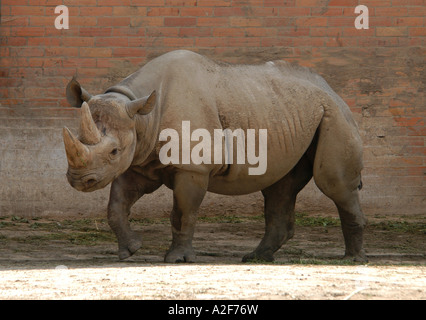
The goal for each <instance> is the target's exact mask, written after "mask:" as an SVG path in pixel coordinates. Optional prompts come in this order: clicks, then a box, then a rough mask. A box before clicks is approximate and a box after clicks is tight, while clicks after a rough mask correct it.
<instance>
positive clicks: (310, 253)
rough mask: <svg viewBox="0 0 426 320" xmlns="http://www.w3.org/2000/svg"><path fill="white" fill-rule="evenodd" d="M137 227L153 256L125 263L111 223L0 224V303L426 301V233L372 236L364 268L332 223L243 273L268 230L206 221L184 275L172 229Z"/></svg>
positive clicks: (302, 234)
mask: <svg viewBox="0 0 426 320" xmlns="http://www.w3.org/2000/svg"><path fill="white" fill-rule="evenodd" d="M319 221H322V220H319ZM331 222H332V221H331ZM327 224H328V225H327ZM132 225H133V226H134V229H136V230H140V231H142V232H143V235H144V239H145V242H144V246H143V247H142V248H141V249H140V250H139V251H138V252H137V253H136V254H135V255H134V256H133V257H131V258H130V259H128V260H126V261H125V262H119V261H118V259H117V257H116V249H117V248H116V243H115V239H114V236H113V235H112V233H111V232H110V230H109V228H108V226H107V224H106V222H105V221H104V220H99V219H98V220H96V219H93V220H85V221H83V222H81V221H80V222H73V221H59V222H58V221H52V220H34V221H33V220H28V219H20V218H16V217H15V218H13V217H12V218H7V219H3V220H0V299H205V300H211V299H333V300H334V299H336V300H344V299H426V259H425V250H424V249H425V245H424V240H425V238H424V230H421V232H418V231H415V230H414V231H413V230H410V229H409V228H408V227H407V225H404V223H402V225H403V226H405V228H397V229H396V230H393V229H390V230H388V228H382V227H380V225H376V226H375V227H372V228H370V232H367V233H366V240H365V247H366V251H367V254H368V255H369V259H370V262H369V263H368V264H363V265H356V264H353V263H351V262H345V261H342V260H340V257H341V256H342V255H343V252H344V247H343V237H342V235H341V230H340V227H339V226H337V225H333V224H332V223H331V224H330V221H329V220H325V221H324V222H322V224H321V225H318V220H316V223H314V225H313V226H307V225H302V226H298V227H297V229H296V235H295V237H294V238H293V239H292V240H290V241H289V242H288V244H286V245H285V247H284V248H283V249H281V250H280V251H279V252H278V253H277V254H276V262H275V263H270V264H243V263H240V261H241V257H242V256H243V255H244V254H245V253H247V252H249V251H251V250H252V249H253V248H254V247H255V246H256V245H257V243H258V242H259V240H260V239H261V236H262V234H263V222H262V221H261V220H253V219H249V220H242V221H239V220H237V221H235V220H233V219H231V220H226V221H225V222H224V221H221V222H219V223H217V222H211V221H207V222H206V221H201V222H200V223H199V225H198V228H197V231H196V235H195V239H194V248H195V250H196V252H197V254H198V261H199V262H198V263H197V264H179V265H168V264H164V263H163V262H162V259H163V255H164V252H165V251H166V249H167V247H168V245H169V243H170V238H171V236H170V227H169V225H168V223H167V222H164V221H160V222H158V221H157V222H154V223H152V222H147V221H142V222H141V221H139V222H138V221H136V222H132Z"/></svg>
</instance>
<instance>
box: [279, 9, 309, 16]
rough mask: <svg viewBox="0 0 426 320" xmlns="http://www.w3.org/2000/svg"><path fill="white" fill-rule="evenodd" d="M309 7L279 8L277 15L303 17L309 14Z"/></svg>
mask: <svg viewBox="0 0 426 320" xmlns="http://www.w3.org/2000/svg"><path fill="white" fill-rule="evenodd" d="M310 11H311V9H310V8H299V7H297V8H280V10H279V16H282V17H305V16H309V15H310Z"/></svg>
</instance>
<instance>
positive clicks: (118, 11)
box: [98, 6, 157, 17]
mask: <svg viewBox="0 0 426 320" xmlns="http://www.w3.org/2000/svg"><path fill="white" fill-rule="evenodd" d="M100 8H106V9H112V15H113V16H117V17H126V16H146V15H147V11H148V8H145V7H131V6H128V7H112V8H111V7H100ZM151 9H152V10H153V9H157V8H155V7H154V8H151ZM98 15H99V16H104V15H106V14H98Z"/></svg>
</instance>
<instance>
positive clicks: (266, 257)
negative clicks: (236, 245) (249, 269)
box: [242, 251, 274, 262]
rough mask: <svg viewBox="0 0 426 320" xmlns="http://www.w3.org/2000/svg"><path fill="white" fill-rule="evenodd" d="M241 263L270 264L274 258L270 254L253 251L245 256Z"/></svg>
mask: <svg viewBox="0 0 426 320" xmlns="http://www.w3.org/2000/svg"><path fill="white" fill-rule="evenodd" d="M242 261H243V262H272V261H274V256H273V253H272V252H270V251H269V252H268V251H264V252H256V251H253V252H251V253H249V254H246V255H245V256H244V257H243V259H242Z"/></svg>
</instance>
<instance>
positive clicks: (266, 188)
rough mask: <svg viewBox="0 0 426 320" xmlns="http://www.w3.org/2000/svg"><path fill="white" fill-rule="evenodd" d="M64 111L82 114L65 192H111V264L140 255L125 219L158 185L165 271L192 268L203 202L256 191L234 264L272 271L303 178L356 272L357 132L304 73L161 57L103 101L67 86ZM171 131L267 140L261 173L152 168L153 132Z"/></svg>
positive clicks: (68, 139)
mask: <svg viewBox="0 0 426 320" xmlns="http://www.w3.org/2000/svg"><path fill="white" fill-rule="evenodd" d="M67 99H68V101H69V102H70V103H71V105H73V106H74V107H77V108H80V107H82V120H81V127H80V132H79V137H78V138H76V137H74V136H73V135H72V133H71V132H70V131H69V130H68V129H67V128H64V143H65V149H66V153H67V158H68V163H69V168H68V172H67V177H68V181H69V183H70V184H71V186H73V187H74V188H75V189H77V190H80V191H86V192H87V191H94V190H97V189H101V188H103V187H105V186H107V185H108V184H109V183H111V182H112V186H111V194H110V199H109V204H108V222H109V225H110V227H111V228H112V230H113V231H114V233H115V234H116V236H117V239H118V247H119V249H118V255H119V258H120V259H125V258H127V257H129V256H131V255H132V254H133V253H135V251H136V250H138V249H139V248H140V247H141V244H142V240H141V235H140V234H138V233H136V232H134V231H132V230H131V228H130V224H129V221H128V216H129V213H130V208H131V207H132V205H133V204H134V203H135V202H136V201H137V200H138V199H139V198H140V197H142V196H143V195H144V194H147V193H151V192H154V191H155V190H156V189H158V188H159V187H160V186H161V185H163V184H165V185H166V186H167V187H169V188H170V189H172V190H173V200H174V203H173V210H172V212H171V218H170V220H171V225H172V233H173V241H172V244H171V247H170V249H169V250H168V252H167V253H166V256H165V261H166V262H193V261H194V260H195V252H194V249H193V248H192V238H193V234H194V226H195V222H196V215H197V210H198V208H199V206H200V204H201V202H202V200H203V198H204V195H205V194H206V192H207V191H210V192H214V193H219V194H226V195H239V194H248V193H251V192H255V191H259V190H260V191H261V192H262V194H263V196H264V199H265V220H266V228H265V235H264V237H263V239H262V241H261V242H260V244H259V245H258V247H257V248H256V249H255V250H254V251H253V252H251V253H249V254H247V255H246V256H244V257H243V261H251V260H255V259H257V260H265V261H272V260H273V254H274V252H276V251H277V250H278V249H279V248H280V247H281V246H282V245H283V244H284V243H285V242H286V241H287V240H288V239H290V238H291V237H292V236H293V234H294V220H295V217H294V206H295V201H296V196H297V194H298V193H299V192H300V190H302V189H303V187H304V186H305V185H306V184H307V183H308V182H309V180H310V179H311V178H312V177H314V180H315V183H316V185H317V186H318V187H319V189H320V190H321V191H322V192H323V193H324V194H325V195H327V196H328V197H329V198H330V199H331V200H333V201H334V203H335V204H336V206H337V209H338V211H339V215H340V219H341V223H342V229H343V234H344V239H345V246H346V255H345V256H346V257H348V258H349V257H350V258H353V259H355V260H357V261H366V256H365V253H364V250H363V247H362V242H363V230H364V226H365V224H366V219H365V217H364V215H363V213H362V211H361V207H360V203H359V197H358V188H359V187H360V186H361V180H360V177H361V176H360V172H361V169H362V166H363V165H362V143H361V139H360V136H359V133H358V129H357V125H356V124H355V122H354V120H353V119H352V116H351V113H350V110H349V108H348V106H347V105H346V104H345V103H344V101H343V100H342V99H341V98H340V97H339V96H338V95H337V94H336V93H335V92H334V91H333V90H332V89H331V88H330V87H329V86H328V84H327V83H326V82H325V80H324V79H323V78H322V77H320V76H319V75H317V74H316V73H314V72H312V71H311V70H309V69H306V68H302V67H297V66H292V65H289V64H287V63H285V62H282V61H279V62H278V61H277V62H268V63H265V64H262V65H255V66H231V65H226V64H218V63H216V62H213V61H211V60H209V59H207V58H205V57H203V56H201V55H199V54H196V53H193V52H189V51H173V52H170V53H167V54H164V55H162V56H160V57H158V58H156V59H154V60H152V61H150V62H149V63H147V64H146V65H145V66H144V67H142V68H141V69H140V70H138V71H137V72H135V73H134V74H132V75H130V76H129V77H127V78H126V79H124V80H123V81H121V82H120V83H118V84H117V85H116V86H113V87H111V88H109V89H108V90H107V91H106V92H105V93H104V94H100V95H96V96H91V95H90V94H89V93H88V92H87V91H86V90H84V89H83V88H82V87H81V86H80V84H79V83H78V82H77V81H76V80H75V79H73V80H71V82H70V83H69V84H68V87H67ZM183 120H189V121H190V123H191V130H195V129H196V128H205V129H208V130H209V131H210V133H211V135H212V137H213V130H214V129H226V128H230V129H232V130H235V129H236V128H242V129H243V130H244V131H245V132H246V130H247V129H256V132H258V131H257V130H258V129H268V133H267V146H268V147H267V159H268V162H267V171H266V173H265V174H263V175H248V167H249V166H251V165H249V164H248V163H247V161H246V164H230V165H227V164H200V165H195V164H185V165H183V164H181V165H163V164H161V163H160V161H159V156H158V154H159V150H160V148H161V146H162V145H164V144H165V143H166V142H163V141H159V139H158V136H159V132H160V131H161V130H162V129H165V128H174V129H176V130H177V132H179V133H181V125H182V121H183ZM197 143H198V142H196V143H194V144H197ZM192 146H193V145H192ZM256 150H258V149H257V148H256ZM222 154H224V152H223V153H222ZM234 159H235V151H234ZM212 162H213V161H212Z"/></svg>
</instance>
